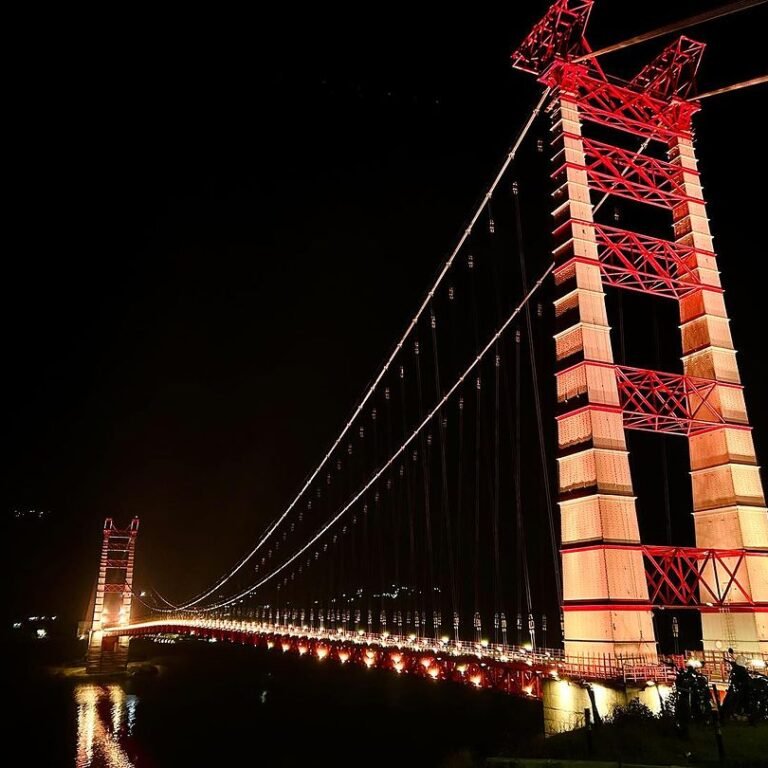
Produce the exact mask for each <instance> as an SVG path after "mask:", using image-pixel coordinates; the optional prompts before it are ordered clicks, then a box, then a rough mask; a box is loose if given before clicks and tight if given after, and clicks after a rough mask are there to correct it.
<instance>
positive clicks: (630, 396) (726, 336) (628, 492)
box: [512, 0, 768, 657]
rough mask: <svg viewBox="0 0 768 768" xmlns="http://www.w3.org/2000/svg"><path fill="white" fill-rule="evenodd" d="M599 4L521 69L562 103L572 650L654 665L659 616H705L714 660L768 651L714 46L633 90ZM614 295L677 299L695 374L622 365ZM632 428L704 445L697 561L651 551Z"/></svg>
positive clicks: (538, 46) (563, 10)
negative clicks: (624, 215) (725, 224)
mask: <svg viewBox="0 0 768 768" xmlns="http://www.w3.org/2000/svg"><path fill="white" fill-rule="evenodd" d="M592 5H593V2H592V0H584V1H582V2H579V1H577V0H557V2H554V3H553V5H552V6H551V7H550V9H549V11H548V12H547V14H546V15H545V17H544V18H543V19H542V20H541V21H540V22H539V23H538V24H537V25H536V26H535V27H534V28H533V30H532V31H531V33H530V34H529V35H528V37H527V38H526V39H525V40H524V42H523V43H522V45H521V46H520V47H519V48H518V50H517V51H516V52H515V53H514V54H513V56H512V62H513V64H514V66H515V67H516V68H518V69H521V70H523V71H525V72H529V73H533V74H535V75H536V76H537V77H538V79H539V81H540V82H541V83H542V84H544V85H545V86H547V87H548V88H549V89H550V90H551V92H552V93H553V99H552V104H551V105H550V110H549V111H550V114H551V115H552V118H553V126H552V131H553V142H552V144H553V147H554V152H555V154H554V167H555V170H554V172H553V174H552V178H553V180H554V182H555V185H556V189H555V192H554V195H553V196H554V200H555V204H556V208H555V210H554V216H555V230H554V234H555V241H556V246H555V249H554V258H555V268H554V279H555V284H556V286H557V289H558V298H557V299H556V301H555V312H556V315H557V320H558V329H559V330H558V334H557V335H556V337H555V339H556V345H555V346H556V354H557V360H558V368H557V374H556V378H557V392H558V404H559V408H560V412H559V415H558V416H557V425H558V442H559V446H560V451H561V453H560V458H559V459H558V465H559V489H560V499H561V523H562V550H561V551H562V559H563V574H564V576H563V581H564V606H563V608H564V612H565V628H566V652H568V650H569V648H570V649H573V650H576V649H579V650H581V651H583V650H584V649H585V648H588V649H590V651H593V652H597V653H600V652H607V653H612V654H617V655H623V654H639V655H647V656H649V657H653V656H655V654H656V648H655V642H654V640H655V637H654V630H653V626H652V623H651V614H650V608H651V606H652V605H655V604H658V605H661V606H663V607H695V608H698V609H700V610H701V612H702V623H703V633H704V646H705V648H706V649H714V648H716V647H721V646H724V647H727V646H728V645H730V646H737V645H738V646H741V647H742V648H744V649H745V650H749V651H766V650H768V620H766V619H765V618H761V616H764V615H765V611H766V607H767V606H768V558H767V557H766V556H765V552H766V551H768V516H767V515H766V507H765V498H764V495H763V490H762V484H761V480H760V475H759V469H758V466H757V460H756V457H755V452H754V445H753V442H752V436H751V431H750V426H749V419H748V416H747V412H746V407H745V405H744V395H743V391H742V387H741V383H740V378H739V372H738V366H737V363H736V357H735V350H734V347H733V342H732V340H731V336H730V331H729V328H728V314H727V311H726V308H725V303H724V297H723V291H722V287H721V284H720V279H719V272H718V269H717V258H716V255H715V252H714V249H713V245H712V237H711V233H710V230H709V223H708V218H707V213H706V203H705V201H704V196H703V191H702V187H701V180H700V177H699V171H698V167H697V162H696V157H695V152H694V148H693V134H692V119H693V116H694V115H695V114H696V112H697V111H698V110H699V104H698V103H697V102H696V101H695V100H693V99H691V95H692V94H693V93H694V92H695V76H696V73H697V71H698V68H699V64H700V62H701V58H702V55H703V52H704V45H703V44H702V43H699V42H696V41H694V40H691V39H690V38H687V37H680V38H679V39H678V40H676V41H674V42H673V43H672V44H671V45H668V46H667V47H666V48H665V49H664V50H663V51H662V52H661V53H660V54H659V55H658V56H657V57H656V58H655V59H654V60H653V61H651V62H650V63H649V64H647V65H646V66H645V67H643V68H642V69H641V70H640V71H639V73H638V74H637V75H636V76H635V77H634V78H632V79H631V80H630V81H629V82H626V81H619V80H617V79H615V78H611V77H609V76H608V75H606V73H605V72H604V71H603V69H602V67H601V66H600V65H599V64H597V61H596V59H595V58H594V57H590V56H589V55H588V54H589V53H590V52H591V47H590V46H589V44H588V42H587V41H586V40H585V39H583V36H584V33H585V30H586V26H587V22H588V20H589V16H590V13H591V10H592ZM595 126H599V127H600V129H601V131H602V133H601V134H600V136H599V137H597V136H593V135H590V131H593V130H594V129H595ZM605 128H609V129H612V130H613V131H615V132H620V133H623V134H625V135H627V134H628V135H629V139H626V138H625V139H624V140H623V142H617V143H616V144H613V143H608V141H606V140H605V135H606V133H610V132H606V131H605V130H604V129H605ZM632 137H637V138H640V139H641V140H642V143H641V144H640V146H639V148H638V149H637V150H633V149H628V148H627V146H631V144H632V140H631V139H632ZM664 155H665V156H664ZM606 195H607V196H613V197H617V198H623V199H626V200H630V201H632V202H633V203H635V204H640V205H645V206H651V207H653V208H657V209H661V210H663V211H666V212H667V213H668V214H671V225H672V226H671V231H672V234H673V237H672V238H671V239H670V238H668V237H660V236H658V233H657V232H650V231H649V232H638V231H629V230H626V229H620V228H617V227H615V226H610V225H608V224H607V223H605V222H604V221H601V220H600V219H599V217H597V216H596V214H597V211H598V208H599V206H597V207H596V206H595V205H594V202H593V196H594V197H603V196H606ZM606 287H610V288H620V289H626V290H631V291H636V292H641V293H645V294H648V295H651V296H656V297H660V298H665V299H671V300H674V301H676V302H678V305H679V308H680V320H681V325H680V329H681V337H682V347H683V357H682V360H683V370H682V371H679V372H665V371H653V370H648V369H644V368H635V367H630V366H624V365H621V366H620V365H617V364H616V363H615V361H614V356H613V349H612V344H611V339H610V325H609V324H608V319H607V311H606V306H605V298H604V289H605V288H606ZM627 429H636V430H644V431H650V432H658V433H669V434H677V435H682V436H684V437H686V438H687V439H688V444H689V454H690V458H691V470H692V471H691V478H692V484H693V503H694V523H695V527H696V540H697V546H696V547H694V548H691V547H687V548H686V547H682V548H681V547H650V546H647V545H645V544H643V543H641V541H640V535H639V528H638V523H637V516H636V511H635V501H634V499H635V497H634V490H633V485H632V476H631V472H630V467H629V461H628V455H627V450H626V440H625V435H624V432H625V430H627ZM732 611H739V612H741V613H742V614H744V618H743V619H739V621H738V622H734V621H733V620H731V619H730V618H728V617H729V616H730V613H731V612H732Z"/></svg>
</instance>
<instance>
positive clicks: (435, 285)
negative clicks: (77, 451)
mask: <svg viewBox="0 0 768 768" xmlns="http://www.w3.org/2000/svg"><path fill="white" fill-rule="evenodd" d="M550 90H551V89H550V88H546V89H545V90H544V93H543V94H542V95H541V98H540V99H539V101H538V102H537V103H536V106H535V107H534V108H533V111H532V112H531V113H530V115H529V116H528V119H527V120H526V121H525V123H524V124H523V127H522V128H521V129H520V131H519V132H518V134H517V137H516V139H515V141H514V143H513V145H512V147H511V148H510V150H509V152H508V153H507V156H506V158H505V159H504V162H503V163H502V165H501V168H500V169H499V171H498V173H497V174H496V177H495V178H494V180H493V182H492V183H491V185H490V187H489V188H488V190H487V191H486V193H485V195H484V196H483V198H482V200H481V201H480V204H479V205H478V207H477V209H476V210H475V213H474V215H473V216H472V218H471V220H470V222H469V224H468V225H467V227H466V229H465V230H464V232H463V233H462V235H461V237H460V238H459V241H458V243H457V244H456V246H455V247H454V249H453V251H452V252H451V255H450V256H449V257H448V259H447V260H446V261H445V263H444V264H443V266H442V268H441V269H440V271H439V272H438V275H437V277H436V278H435V280H434V282H433V283H432V286H431V287H430V289H429V291H428V292H427V295H426V297H425V298H424V300H423V301H422V303H421V305H420V306H419V308H418V310H417V311H416V314H415V315H414V316H413V317H412V318H411V321H410V322H409V323H408V326H407V327H406V329H405V332H404V333H403V335H402V336H401V337H400V339H399V341H398V342H397V344H395V347H394V349H393V350H392V352H391V354H390V355H389V357H388V358H387V360H386V361H385V362H384V365H383V366H382V367H381V370H380V371H379V373H378V375H377V376H376V378H375V379H374V380H373V382H372V383H371V385H370V386H369V387H368V389H367V390H366V392H365V394H364V395H363V397H362V398H361V399H360V401H359V402H358V404H357V407H356V408H355V410H354V411H353V413H352V416H351V417H350V419H349V420H348V421H347V423H346V424H345V425H344V428H343V429H342V430H341V432H340V433H339V435H338V437H337V438H336V439H335V440H334V442H333V444H332V445H331V447H330V448H329V449H328V452H327V453H326V454H325V456H324V457H323V459H322V460H321V461H320V463H319V464H318V465H317V467H316V468H315V469H314V471H313V472H312V473H311V474H310V475H309V477H308V478H307V480H306V482H305V483H304V485H303V486H302V487H301V490H300V491H299V492H298V493H297V494H296V496H295V497H294V499H293V501H291V503H290V504H289V505H288V506H287V507H286V508H285V510H284V511H283V512H282V513H281V514H280V515H279V516H278V517H277V518H276V519H275V520H274V522H273V523H272V524H271V525H270V526H269V527H268V529H267V531H266V533H264V534H262V536H261V538H260V539H259V541H258V542H257V544H256V546H255V547H254V548H253V549H252V550H251V551H250V552H249V553H248V554H247V555H245V557H243V558H242V559H241V560H240V561H239V562H238V563H237V564H236V565H235V566H234V567H233V568H232V569H231V570H230V571H228V573H227V574H226V575H225V576H223V577H221V578H220V579H219V580H218V581H217V582H216V583H215V584H214V585H213V586H212V587H210V588H209V589H207V590H206V591H205V592H202V593H200V594H198V595H197V596H196V597H194V598H192V599H191V600H187V601H186V602H183V603H179V604H178V605H175V606H174V607H175V608H176V609H179V610H183V609H185V608H191V607H192V606H194V605H197V604H198V603H201V602H202V601H203V600H205V599H206V598H207V597H210V595H212V594H213V593H214V592H216V590H218V589H220V588H221V587H222V586H223V585H224V584H226V583H227V582H228V581H229V580H230V579H231V578H232V577H233V576H234V575H235V574H236V573H238V571H240V570H241V569H242V568H243V566H245V565H246V564H247V563H248V562H249V561H250V559H251V558H252V557H253V556H254V555H255V554H256V553H257V552H258V551H259V550H260V549H261V547H263V546H264V544H265V543H266V542H267V541H268V540H269V538H270V537H271V536H272V534H273V533H274V532H275V530H276V529H277V528H278V526H279V525H280V524H281V523H282V522H283V520H285V518H286V517H287V516H288V515H289V514H290V513H291V511H292V510H293V508H294V507H295V506H296V504H297V503H298V502H299V500H300V499H301V498H302V496H303V495H304V493H305V492H306V491H307V489H308V488H309V487H310V485H311V484H312V483H313V482H314V480H315V478H316V477H317V476H318V475H319V474H320V472H321V471H322V470H323V467H325V465H326V463H327V462H328V460H329V459H330V458H331V456H332V455H333V453H334V451H335V450H336V449H337V448H338V447H339V445H340V443H341V441H342V440H343V439H344V437H345V436H346V434H347V433H348V432H349V430H350V429H351V428H352V425H353V424H354V422H355V420H356V419H357V417H358V416H359V415H360V413H361V412H362V411H363V409H364V408H365V406H366V404H367V403H368V401H369V400H370V399H371V397H372V396H373V393H374V392H375V390H376V388H377V387H378V385H379V384H380V383H381V381H382V379H383V378H384V376H385V375H386V374H387V371H389V369H390V367H391V366H392V363H393V362H394V361H395V358H396V357H397V356H398V354H399V353H400V350H401V349H402V348H403V345H404V344H405V342H406V341H407V340H408V337H409V336H410V335H411V332H412V331H413V330H414V328H415V327H416V325H417V324H418V322H419V320H420V319H421V317H422V315H423V314H424V312H425V311H426V310H427V309H428V308H429V307H430V305H431V304H432V300H433V298H434V295H435V293H436V291H437V289H438V288H439V286H440V285H441V283H442V282H443V279H444V278H445V276H446V275H447V274H448V272H449V270H450V269H451V267H452V266H453V263H454V261H455V260H456V257H457V256H458V254H459V252H460V251H461V249H462V248H463V247H464V244H465V243H466V241H467V239H468V238H469V236H470V234H471V233H472V230H473V228H474V226H475V224H476V223H477V220H478V219H479V218H480V216H481V215H482V213H483V211H484V210H485V208H486V206H487V205H488V203H489V201H490V199H491V197H492V196H493V193H494V192H495V191H496V187H498V185H499V183H500V182H501V180H502V178H503V177H504V174H505V173H506V172H507V169H508V168H509V166H510V164H511V163H512V161H513V160H514V159H515V156H516V155H517V152H518V150H519V149H520V146H521V145H522V143H523V141H524V140H525V138H526V136H527V135H528V131H529V130H530V128H531V126H532V125H533V123H534V121H535V120H536V118H537V117H538V115H539V113H540V112H541V109H542V107H543V106H544V103H545V102H546V100H547V97H548V96H549V93H550Z"/></svg>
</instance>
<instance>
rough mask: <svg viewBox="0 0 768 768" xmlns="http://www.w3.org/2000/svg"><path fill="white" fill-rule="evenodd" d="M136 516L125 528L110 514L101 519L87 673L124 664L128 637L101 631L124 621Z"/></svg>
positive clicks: (114, 669)
mask: <svg viewBox="0 0 768 768" xmlns="http://www.w3.org/2000/svg"><path fill="white" fill-rule="evenodd" d="M138 532H139V518H138V517H134V518H133V520H131V524H130V525H129V526H128V528H123V529H121V528H116V527H115V524H114V522H113V521H112V518H111V517H108V518H107V519H106V520H105V521H104V536H103V539H102V545H101V559H100V561H99V576H98V579H97V581H96V593H95V599H94V605H93V619H92V624H91V629H90V632H89V635H88V651H87V654H86V669H87V671H88V672H117V671H120V670H124V669H125V668H126V665H127V663H128V642H129V638H128V637H117V636H104V633H103V630H104V628H105V627H108V626H110V625H113V624H120V623H122V622H124V621H128V620H129V619H130V617H131V601H132V598H133V566H134V553H135V550H136V535H137V534H138Z"/></svg>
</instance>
